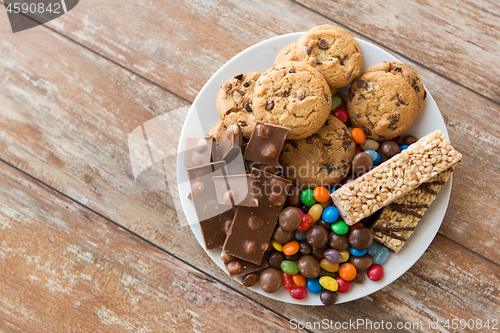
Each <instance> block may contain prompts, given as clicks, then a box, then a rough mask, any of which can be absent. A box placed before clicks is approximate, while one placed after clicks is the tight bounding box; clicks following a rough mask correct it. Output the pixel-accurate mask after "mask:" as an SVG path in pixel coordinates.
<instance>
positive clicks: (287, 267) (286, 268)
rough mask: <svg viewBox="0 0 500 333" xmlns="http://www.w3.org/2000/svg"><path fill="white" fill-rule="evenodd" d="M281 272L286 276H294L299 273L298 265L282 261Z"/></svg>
mask: <svg viewBox="0 0 500 333" xmlns="http://www.w3.org/2000/svg"><path fill="white" fill-rule="evenodd" d="M281 270H282V271H283V272H285V273H286V274H290V275H295V274H297V273H298V272H299V265H297V263H296V262H293V261H290V260H283V261H282V262H281Z"/></svg>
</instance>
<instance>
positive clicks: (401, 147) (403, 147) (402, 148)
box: [399, 145, 408, 151]
mask: <svg viewBox="0 0 500 333" xmlns="http://www.w3.org/2000/svg"><path fill="white" fill-rule="evenodd" d="M407 148H408V145H401V146H399V149H401V151H403V150H405V149H407Z"/></svg>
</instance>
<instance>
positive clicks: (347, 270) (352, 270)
mask: <svg viewBox="0 0 500 333" xmlns="http://www.w3.org/2000/svg"><path fill="white" fill-rule="evenodd" d="M339 276H340V277H341V278H342V279H343V280H345V281H351V280H352V279H354V277H355V276H356V267H354V265H352V264H348V263H345V264H343V265H342V266H340V269H339Z"/></svg>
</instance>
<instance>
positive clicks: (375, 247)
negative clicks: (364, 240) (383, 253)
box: [366, 242, 380, 257]
mask: <svg viewBox="0 0 500 333" xmlns="http://www.w3.org/2000/svg"><path fill="white" fill-rule="evenodd" d="M378 249H380V245H379V243H377V242H373V243H372V245H371V246H370V247H369V248H368V250H367V251H366V252H367V253H368V254H369V255H371V256H372V257H373V256H374V255H375V253H377V251H378Z"/></svg>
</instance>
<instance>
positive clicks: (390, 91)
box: [347, 71, 421, 141]
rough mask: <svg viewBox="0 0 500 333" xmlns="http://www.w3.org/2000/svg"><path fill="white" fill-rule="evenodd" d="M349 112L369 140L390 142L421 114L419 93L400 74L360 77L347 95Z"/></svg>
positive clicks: (350, 118) (365, 75)
mask: <svg viewBox="0 0 500 333" xmlns="http://www.w3.org/2000/svg"><path fill="white" fill-rule="evenodd" d="M347 112H348V113H349V120H350V121H351V124H352V125H353V126H354V127H359V128H361V129H362V130H363V131H364V132H365V134H366V137H367V138H370V139H374V140H377V141H381V140H390V139H393V138H395V137H396V136H398V135H400V134H401V133H403V132H405V131H406V130H407V129H408V128H409V127H410V126H411V125H412V124H413V122H414V121H415V120H416V119H417V118H418V116H419V115H420V112H421V108H420V107H419V101H418V97H417V94H416V93H415V90H414V89H413V87H412V86H411V85H410V84H409V83H408V82H407V81H406V80H405V78H404V77H403V76H401V75H393V74H391V73H387V72H383V71H378V72H369V73H366V74H364V75H362V76H360V77H359V78H358V79H357V80H356V81H354V82H353V83H352V84H351V88H350V90H349V94H348V95H347Z"/></svg>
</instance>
